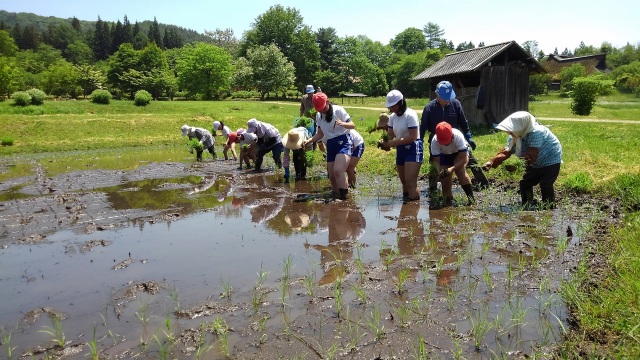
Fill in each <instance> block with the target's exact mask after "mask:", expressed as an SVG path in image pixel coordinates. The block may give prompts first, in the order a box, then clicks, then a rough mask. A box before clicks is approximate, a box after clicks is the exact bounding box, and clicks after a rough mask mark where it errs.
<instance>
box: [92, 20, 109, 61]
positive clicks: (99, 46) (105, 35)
mask: <svg viewBox="0 0 640 360" xmlns="http://www.w3.org/2000/svg"><path fill="white" fill-rule="evenodd" d="M110 46H111V34H110V31H109V24H107V23H106V22H104V21H102V19H100V16H98V21H96V30H95V31H94V32H93V44H92V48H93V57H94V59H96V60H106V59H107V58H108V57H109V54H111V52H110Z"/></svg>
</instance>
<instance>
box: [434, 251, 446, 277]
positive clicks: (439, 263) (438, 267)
mask: <svg viewBox="0 0 640 360" xmlns="http://www.w3.org/2000/svg"><path fill="white" fill-rule="evenodd" d="M443 265H444V255H442V256H440V259H439V260H438V261H437V262H436V268H435V272H436V276H440V272H441V271H442V266H443Z"/></svg>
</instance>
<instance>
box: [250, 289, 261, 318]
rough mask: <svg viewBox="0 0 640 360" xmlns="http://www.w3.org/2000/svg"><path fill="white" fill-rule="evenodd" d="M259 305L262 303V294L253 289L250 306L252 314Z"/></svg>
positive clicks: (255, 312)
mask: <svg viewBox="0 0 640 360" xmlns="http://www.w3.org/2000/svg"><path fill="white" fill-rule="evenodd" d="M260 305H262V294H261V293H260V292H258V291H254V293H253V296H252V297H251V308H252V309H253V314H254V315H255V314H257V313H258V311H259V310H260Z"/></svg>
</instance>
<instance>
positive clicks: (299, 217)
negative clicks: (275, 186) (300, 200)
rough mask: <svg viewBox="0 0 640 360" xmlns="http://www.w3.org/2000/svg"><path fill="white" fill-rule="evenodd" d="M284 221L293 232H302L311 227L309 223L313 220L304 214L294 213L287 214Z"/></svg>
mask: <svg viewBox="0 0 640 360" xmlns="http://www.w3.org/2000/svg"><path fill="white" fill-rule="evenodd" d="M284 221H285V222H286V223H287V225H289V226H290V227H291V228H292V229H293V230H301V229H302V228H305V227H307V226H309V223H310V222H311V218H310V217H309V215H307V214H305V213H303V212H300V211H294V212H292V213H289V214H286V215H285V216H284Z"/></svg>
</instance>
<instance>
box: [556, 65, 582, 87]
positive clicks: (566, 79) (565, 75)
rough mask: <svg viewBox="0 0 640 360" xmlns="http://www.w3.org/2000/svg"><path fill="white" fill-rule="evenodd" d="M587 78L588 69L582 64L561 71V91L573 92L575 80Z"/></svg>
mask: <svg viewBox="0 0 640 360" xmlns="http://www.w3.org/2000/svg"><path fill="white" fill-rule="evenodd" d="M585 76H587V68H585V67H584V65H582V64H573V65H571V66H569V67H566V68H564V69H562V71H560V79H562V82H561V83H560V90H561V91H571V90H573V79H575V78H579V77H585Z"/></svg>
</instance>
